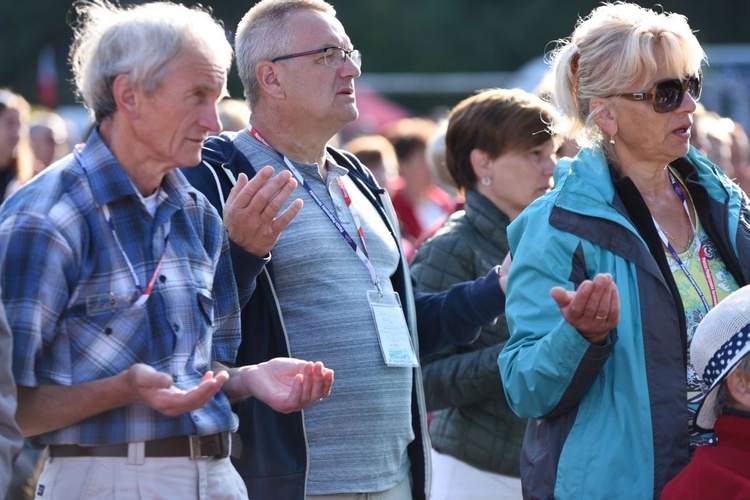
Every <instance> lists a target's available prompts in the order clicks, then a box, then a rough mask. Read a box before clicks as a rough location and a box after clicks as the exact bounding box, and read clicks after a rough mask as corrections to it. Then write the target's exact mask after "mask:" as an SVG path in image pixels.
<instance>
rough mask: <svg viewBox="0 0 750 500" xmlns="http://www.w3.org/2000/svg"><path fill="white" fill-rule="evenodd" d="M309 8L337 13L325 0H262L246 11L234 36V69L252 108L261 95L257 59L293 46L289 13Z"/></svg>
mask: <svg viewBox="0 0 750 500" xmlns="http://www.w3.org/2000/svg"><path fill="white" fill-rule="evenodd" d="M300 10H311V11H317V12H322V13H324V14H330V15H331V16H334V17H335V16H336V10H335V9H334V8H333V6H332V5H331V4H329V3H328V2H325V1H324V0H261V1H260V2H258V3H257V4H255V6H254V7H253V8H252V9H250V10H249V11H248V12H247V14H245V15H244V16H243V18H242V20H241V21H240V23H239V25H238V26H237V33H236V35H235V39H234V47H235V52H236V54H237V72H238V73H239V75H240V80H242V86H243V87H244V89H245V100H246V101H247V104H248V106H250V109H252V108H253V107H254V106H255V105H256V103H257V102H258V98H259V97H260V85H259V84H258V80H257V78H256V77H255V70H256V68H257V67H258V63H260V62H262V61H268V60H270V59H273V58H274V57H278V56H281V55H284V52H286V51H288V50H289V47H291V46H292V35H293V34H292V33H290V32H289V31H288V30H287V29H286V25H287V21H288V19H289V14H290V13H292V12H295V11H300Z"/></svg>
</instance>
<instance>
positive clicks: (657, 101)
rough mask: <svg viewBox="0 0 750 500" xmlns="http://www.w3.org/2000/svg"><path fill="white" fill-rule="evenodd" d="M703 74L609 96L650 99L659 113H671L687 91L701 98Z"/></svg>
mask: <svg viewBox="0 0 750 500" xmlns="http://www.w3.org/2000/svg"><path fill="white" fill-rule="evenodd" d="M702 90H703V74H702V73H698V74H697V75H693V76H691V77H688V78H686V79H684V80H679V79H677V78H674V79H671V80H662V81H660V82H656V83H655V84H654V86H653V87H651V90H648V91H646V92H632V93H629V94H612V95H608V96H607V97H624V98H625V99H628V100H630V101H649V102H651V105H652V106H653V107H654V111H656V112H657V113H669V112H670V111H674V110H675V109H677V108H679V107H680V105H681V104H682V101H683V99H685V92H687V93H688V94H690V97H692V98H693V100H694V101H697V100H698V99H700V98H701V91H702Z"/></svg>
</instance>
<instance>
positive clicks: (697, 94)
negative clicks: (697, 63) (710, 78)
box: [687, 76, 703, 101]
mask: <svg viewBox="0 0 750 500" xmlns="http://www.w3.org/2000/svg"><path fill="white" fill-rule="evenodd" d="M702 87H703V81H702V80H701V78H700V77H698V76H691V77H690V78H688V79H687V91H688V94H690V97H692V98H693V99H694V100H696V101H697V100H698V99H700V98H701V90H703V88H702Z"/></svg>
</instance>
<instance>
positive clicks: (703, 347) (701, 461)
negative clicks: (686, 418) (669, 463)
mask: <svg viewBox="0 0 750 500" xmlns="http://www.w3.org/2000/svg"><path fill="white" fill-rule="evenodd" d="M748 354H750V285H748V286H745V287H742V288H740V289H739V290H737V291H736V292H734V293H732V294H731V295H730V296H729V297H727V298H726V299H724V300H723V301H722V302H720V303H719V304H718V305H717V306H716V307H715V308H714V309H712V310H711V311H710V312H709V313H708V314H706V317H705V318H703V321H701V323H700V324H699V325H698V328H697V330H696V331H695V336H694V337H693V341H692V343H691V344H690V358H691V361H692V364H693V367H694V368H695V371H696V373H697V374H698V375H699V376H701V377H702V380H703V394H704V397H703V400H702V401H701V404H700V406H699V407H698V413H697V415H696V417H695V425H696V427H698V428H699V429H701V430H705V431H710V430H712V429H713V430H714V432H715V433H716V439H717V443H716V444H715V445H705V446H701V447H699V448H698V449H697V450H696V452H695V455H694V456H693V460H692V461H691V462H690V464H689V465H688V466H687V467H685V469H684V470H683V471H682V472H681V473H680V474H678V475H677V477H675V478H674V479H673V480H672V481H670V482H669V483H668V484H667V486H666V487H665V488H664V491H663V493H662V497H661V498H662V500H665V499H667V500H668V499H678V498H679V499H681V500H685V499H691V498H695V499H698V498H700V499H701V500H705V499H711V498H717V499H719V498H720V499H722V500H726V499H733V498H750V356H748Z"/></svg>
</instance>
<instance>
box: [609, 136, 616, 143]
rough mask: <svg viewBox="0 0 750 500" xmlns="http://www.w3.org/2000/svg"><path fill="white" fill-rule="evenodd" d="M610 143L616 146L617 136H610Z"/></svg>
mask: <svg viewBox="0 0 750 500" xmlns="http://www.w3.org/2000/svg"><path fill="white" fill-rule="evenodd" d="M609 143H610V144H612V145H613V146H614V145H615V134H612V135H610V136H609Z"/></svg>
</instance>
